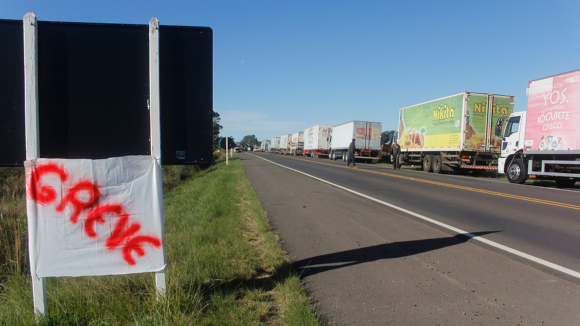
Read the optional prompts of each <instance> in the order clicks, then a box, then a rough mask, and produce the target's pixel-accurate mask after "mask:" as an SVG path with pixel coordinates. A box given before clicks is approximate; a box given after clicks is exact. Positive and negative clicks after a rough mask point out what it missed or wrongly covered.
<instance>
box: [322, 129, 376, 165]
mask: <svg viewBox="0 0 580 326" xmlns="http://www.w3.org/2000/svg"><path fill="white" fill-rule="evenodd" d="M381 128H382V124H381V123H380V122H368V121H351V122H347V123H345V124H341V125H339V126H335V127H334V128H332V137H331V138H330V148H329V151H330V159H331V160H336V159H337V158H343V160H344V159H345V158H346V155H347V153H348V146H349V145H350V143H351V142H352V140H353V139H354V140H355V143H354V144H355V154H354V157H355V158H357V159H365V160H376V159H378V158H379V157H378V156H379V150H380V149H381V144H380V143H381Z"/></svg>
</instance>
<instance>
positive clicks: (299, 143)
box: [290, 131, 304, 156]
mask: <svg viewBox="0 0 580 326" xmlns="http://www.w3.org/2000/svg"><path fill="white" fill-rule="evenodd" d="M290 155H294V156H297V155H304V133H303V132H302V131H301V132H297V133H295V134H292V140H291V142H290Z"/></svg>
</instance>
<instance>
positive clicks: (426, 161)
mask: <svg viewBox="0 0 580 326" xmlns="http://www.w3.org/2000/svg"><path fill="white" fill-rule="evenodd" d="M432 167H433V155H429V154H427V155H425V157H424V158H423V171H425V172H431V171H432Z"/></svg>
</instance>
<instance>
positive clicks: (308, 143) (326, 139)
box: [304, 125, 334, 157]
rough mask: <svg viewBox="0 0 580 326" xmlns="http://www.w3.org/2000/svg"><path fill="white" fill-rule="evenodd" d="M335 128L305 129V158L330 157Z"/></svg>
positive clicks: (318, 127) (319, 126) (317, 127)
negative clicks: (307, 156) (331, 139)
mask: <svg viewBox="0 0 580 326" xmlns="http://www.w3.org/2000/svg"><path fill="white" fill-rule="evenodd" d="M333 127H334V126H330V125H316V126H312V127H310V128H306V129H304V156H306V155H309V156H311V157H328V149H329V148H330V137H332V128H333Z"/></svg>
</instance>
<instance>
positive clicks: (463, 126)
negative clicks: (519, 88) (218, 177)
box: [261, 70, 580, 187]
mask: <svg viewBox="0 0 580 326" xmlns="http://www.w3.org/2000/svg"><path fill="white" fill-rule="evenodd" d="M526 93H527V95H528V105H527V110H526V111H523V112H514V97H513V96H506V95H497V94H487V93H473V92H463V93H459V94H455V95H451V96H447V97H443V98H439V99H436V100H432V101H428V102H424V103H420V104H416V105H412V106H409V107H404V108H402V109H400V110H399V116H398V122H399V126H398V129H397V130H396V132H395V134H394V135H393V137H389V138H388V139H387V140H386V142H385V144H381V127H382V124H381V123H380V122H368V121H351V122H347V123H345V124H342V125H338V126H331V125H315V126H312V127H310V128H306V129H305V130H304V131H301V132H298V133H295V134H284V135H282V136H280V137H274V138H272V139H271V140H270V141H263V142H262V147H261V150H262V151H264V152H270V153H278V154H286V155H303V156H312V157H324V158H326V157H328V158H329V159H331V160H336V159H337V158H345V157H346V155H347V152H348V146H349V144H350V143H351V141H352V139H355V148H356V150H355V158H357V159H361V160H375V159H378V155H379V151H380V150H383V151H384V152H386V153H388V154H389V155H390V149H391V146H392V144H393V141H395V140H397V142H398V143H399V145H400V147H401V162H402V163H403V164H413V165H420V166H422V168H423V170H424V171H427V172H433V173H442V172H443V171H455V172H460V171H470V172H471V173H473V174H478V173H480V172H482V171H485V170H496V171H497V172H498V173H500V174H504V173H505V174H506V175H507V178H508V180H509V181H510V182H512V183H524V182H525V181H526V180H528V179H547V180H554V181H555V182H556V184H557V185H558V186H559V187H570V186H572V185H574V183H575V182H576V181H578V180H580V70H576V71H572V72H567V73H563V74H559V75H555V76H550V77H546V78H541V79H537V80H533V81H531V82H529V84H528V88H527V91H526ZM391 161H392V158H391Z"/></svg>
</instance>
